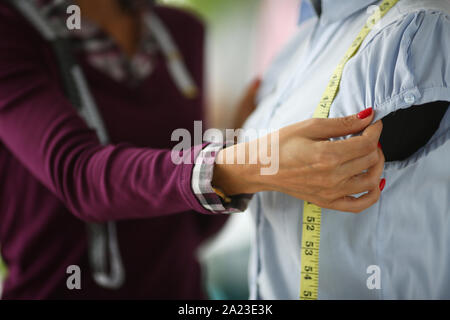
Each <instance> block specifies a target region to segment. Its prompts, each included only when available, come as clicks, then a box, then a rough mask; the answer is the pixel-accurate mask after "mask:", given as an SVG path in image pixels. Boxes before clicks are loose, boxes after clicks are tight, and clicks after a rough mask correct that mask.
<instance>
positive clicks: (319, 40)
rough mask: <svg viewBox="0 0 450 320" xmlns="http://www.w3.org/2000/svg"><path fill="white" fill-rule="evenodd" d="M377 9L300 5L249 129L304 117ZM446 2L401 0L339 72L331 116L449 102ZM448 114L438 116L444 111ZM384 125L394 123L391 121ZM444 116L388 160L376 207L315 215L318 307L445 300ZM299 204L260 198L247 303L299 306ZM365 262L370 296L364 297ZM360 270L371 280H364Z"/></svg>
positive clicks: (382, 113) (359, 3)
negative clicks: (372, 283)
mask: <svg viewBox="0 0 450 320" xmlns="http://www.w3.org/2000/svg"><path fill="white" fill-rule="evenodd" d="M377 3H379V2H377V1H371V0H348V1H339V4H338V2H337V1H333V0H323V1H322V16H321V17H320V19H319V18H318V17H317V15H315V14H311V13H314V9H313V8H312V7H311V4H310V2H309V1H303V8H302V11H303V10H304V12H305V14H302V15H301V16H302V17H301V23H300V25H299V28H298V31H297V34H296V36H295V37H294V38H293V39H292V41H291V43H290V44H289V45H288V46H287V47H286V48H285V50H284V51H283V52H282V53H281V54H280V55H279V57H278V58H277V59H276V60H275V61H274V64H273V66H272V67H271V69H270V70H269V71H268V72H267V74H266V76H265V80H264V82H263V85H262V90H261V93H260V97H259V98H260V103H259V106H258V109H257V111H256V112H255V114H253V115H252V117H251V118H250V119H249V121H248V122H247V124H246V127H247V128H271V130H276V129H279V128H282V127H284V126H287V125H290V124H293V123H295V122H298V121H302V120H307V119H310V118H311V117H312V115H313V112H314V110H315V108H316V107H317V105H318V103H319V100H320V98H321V96H322V94H323V92H324V91H325V87H326V85H327V83H328V81H329V79H330V78H331V74H332V72H333V70H334V69H335V67H336V66H337V65H338V63H339V61H340V60H341V58H342V57H343V56H344V54H345V52H346V50H347V49H348V47H349V46H350V44H351V42H352V41H353V40H354V39H355V38H356V35H357V34H358V32H359V31H360V30H361V28H362V27H363V25H364V24H365V23H366V20H367V19H368V17H369V14H368V12H371V13H373V12H374V11H373V8H371V9H370V10H368V8H369V6H370V5H376V4H377ZM449 14H450V2H449V1H447V0H446V1H440V0H439V1H435V0H427V1H425V0H400V1H399V2H398V4H397V5H396V6H395V7H394V8H393V9H392V10H391V11H390V12H389V13H388V14H387V15H386V16H385V17H384V18H383V19H382V21H381V22H380V24H379V25H377V26H375V28H374V30H373V31H372V32H371V34H370V35H369V36H368V38H367V39H366V40H365V41H364V43H363V44H362V46H361V49H360V50H359V52H358V53H357V55H356V56H355V57H354V58H352V59H351V60H350V61H349V63H348V64H347V65H346V67H345V70H344V74H343V78H342V83H341V86H340V91H339V93H338V95H337V97H336V100H335V101H334V103H333V105H332V107H331V111H330V117H331V118H335V117H341V116H348V115H352V114H356V113H358V112H359V111H362V110H363V109H365V108H367V107H373V108H374V110H375V120H379V119H384V118H386V117H387V116H389V115H391V114H393V113H394V112H396V111H399V110H408V109H409V108H411V107H413V106H417V107H418V108H419V107H433V106H437V105H439V104H435V103H434V102H435V101H442V102H447V106H448V105H449V104H450V103H449V101H450V87H449V83H450V60H449V57H450V43H449V41H448V39H450V18H449ZM447 110H448V109H447ZM391 126H392V124H391ZM449 140H450V112H449V111H446V114H445V116H444V117H443V119H442V121H441V122H440V125H439V126H438V128H437V130H436V132H435V133H434V134H433V136H432V137H431V138H430V139H429V141H428V142H427V143H426V144H425V145H424V146H423V147H422V148H420V149H419V150H418V151H417V152H415V153H414V154H413V155H411V156H409V157H407V159H404V160H402V161H394V162H388V163H386V165H385V171H384V173H383V178H385V179H386V180H387V184H386V187H385V189H384V191H383V193H382V195H381V198H380V201H379V202H378V203H377V204H375V205H374V206H372V207H371V208H369V209H367V210H365V211H364V212H363V213H361V214H359V215H355V214H351V213H345V212H336V211H333V210H326V209H325V210H322V233H321V246H320V280H319V298H320V299H420V298H424V299H438V298H449V297H450V275H449V273H448V270H449V267H450V253H449V250H448V244H449V243H450V238H449V237H450V233H449V232H448V230H449V228H450V167H449V165H448V160H447V159H448V158H449V155H450V141H449ZM302 210H303V201H301V200H297V199H294V198H292V197H290V196H287V195H284V194H280V193H274V192H266V193H262V194H258V195H256V196H255V198H254V199H253V201H252V202H251V204H250V209H249V211H250V212H251V214H252V216H253V218H254V221H255V223H256V230H257V232H256V235H255V237H256V238H255V244H256V245H255V246H254V249H253V253H252V261H251V270H250V271H251V278H250V286H251V292H252V294H251V297H252V298H254V299H298V297H299V293H300V263H301V261H300V252H301V250H300V243H301V227H302V226H301V221H302ZM371 266H377V267H379V270H380V274H379V276H380V280H381V288H380V289H373V290H371V289H369V287H368V286H367V281H368V279H369V277H370V276H371V273H370V270H372V269H371ZM368 270H369V273H368Z"/></svg>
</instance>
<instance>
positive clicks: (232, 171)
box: [212, 143, 261, 196]
mask: <svg viewBox="0 0 450 320" xmlns="http://www.w3.org/2000/svg"><path fill="white" fill-rule="evenodd" d="M244 150H245V151H244ZM247 151H248V144H246V143H243V144H238V145H234V146H231V147H229V148H225V149H223V150H221V151H220V152H219V153H218V155H217V158H216V163H215V165H214V174H213V179H212V185H213V187H217V188H220V190H222V191H223V192H224V193H225V194H226V195H227V196H234V195H238V194H253V193H256V192H259V191H261V190H260V189H261V187H260V183H259V181H258V177H259V166H258V165H257V164H248V163H249V162H248V161H247V160H248V159H245V161H244V163H245V164H239V163H238V154H239V152H245V154H248V153H247Z"/></svg>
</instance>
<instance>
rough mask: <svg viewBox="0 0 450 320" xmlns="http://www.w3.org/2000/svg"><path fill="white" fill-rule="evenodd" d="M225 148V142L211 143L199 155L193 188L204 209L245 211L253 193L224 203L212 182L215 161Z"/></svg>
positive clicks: (230, 211) (217, 211)
mask: <svg viewBox="0 0 450 320" xmlns="http://www.w3.org/2000/svg"><path fill="white" fill-rule="evenodd" d="M223 148H224V145H223V144H218V143H211V144H209V145H207V146H206V147H205V148H204V149H203V150H202V151H201V152H200V153H199V155H198V156H197V158H196V162H195V166H194V169H193V172H192V190H193V191H194V194H195V195H196V197H197V199H198V201H199V203H200V204H201V205H202V206H203V208H204V209H206V210H208V211H211V212H213V213H222V214H230V213H237V212H242V211H245V210H246V209H247V207H248V204H249V202H250V200H251V199H252V196H251V195H238V196H233V197H231V203H224V202H223V201H222V199H221V198H220V197H219V196H218V195H217V194H216V192H215V191H214V189H213V186H212V184H211V181H212V178H213V174H214V163H215V161H216V158H217V154H218V153H219V152H220V150H222V149H223Z"/></svg>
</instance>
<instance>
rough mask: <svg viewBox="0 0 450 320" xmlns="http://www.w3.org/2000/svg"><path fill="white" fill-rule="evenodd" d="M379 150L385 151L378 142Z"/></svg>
mask: <svg viewBox="0 0 450 320" xmlns="http://www.w3.org/2000/svg"><path fill="white" fill-rule="evenodd" d="M378 148H380V149H381V150H383V147H382V146H381V143H379V142H378Z"/></svg>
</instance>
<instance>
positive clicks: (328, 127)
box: [307, 108, 374, 139]
mask: <svg viewBox="0 0 450 320" xmlns="http://www.w3.org/2000/svg"><path fill="white" fill-rule="evenodd" d="M373 117H374V112H373V109H372V108H368V109H366V110H364V111H362V112H360V113H359V114H357V115H352V116H349V117H344V118H333V119H312V120H311V121H310V123H309V127H308V130H307V135H308V136H309V137H310V138H313V139H330V138H337V137H344V136H347V135H350V134H356V133H359V132H361V131H363V130H364V129H365V128H366V127H367V126H369V125H370V123H371V122H372V120H373Z"/></svg>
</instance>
